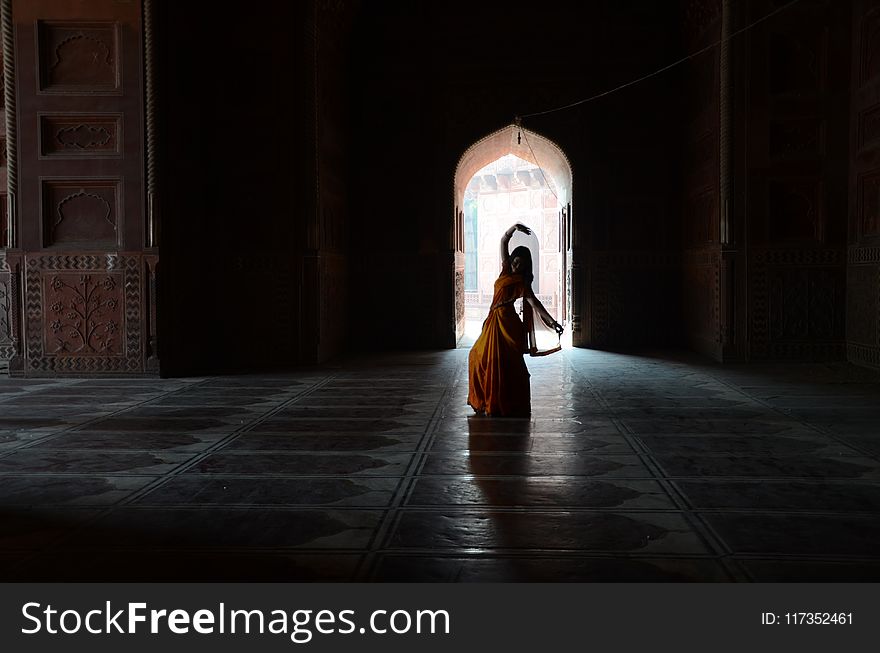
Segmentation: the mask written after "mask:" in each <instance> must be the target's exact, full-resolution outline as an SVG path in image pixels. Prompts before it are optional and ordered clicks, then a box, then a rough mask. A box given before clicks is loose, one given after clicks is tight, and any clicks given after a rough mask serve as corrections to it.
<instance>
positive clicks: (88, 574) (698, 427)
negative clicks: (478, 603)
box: [0, 349, 880, 581]
mask: <svg viewBox="0 0 880 653" xmlns="http://www.w3.org/2000/svg"><path fill="white" fill-rule="evenodd" d="M466 360H467V351H466V350H464V349H459V350H454V351H443V352H428V353H407V354H389V355H384V356H381V357H371V358H363V359H354V360H350V361H346V362H343V363H338V364H335V365H330V366H324V367H320V368H313V369H305V370H302V371H299V372H292V373H290V374H286V375H261V376H235V377H211V378H192V379H128V380H119V379H93V380H86V379H61V380H18V379H10V378H8V377H5V376H0V520H2V521H0V523H2V528H0V578H2V579H3V580H26V581H34V580H254V581H273V580H278V581H282V580H283V581H294V580H330V581H337V580H338V581H343V580H357V581H413V580H423V581H510V580H517V581H807V580H809V581H816V580H819V581H830V580H838V581H862V580H864V581H868V580H870V581H877V580H880V547H878V543H880V376H878V375H877V374H876V373H873V372H870V371H868V370H865V369H861V368H857V367H853V366H850V365H847V364H844V363H835V364H804V365H772V366H770V365H766V366H765V365H761V366H758V365H755V366H725V367H722V366H718V365H714V364H711V363H707V362H705V361H703V360H701V359H699V358H696V357H691V356H688V355H669V354H665V355H664V354H658V355H655V356H651V355H624V354H616V353H608V352H597V351H590V350H571V349H569V350H565V351H564V352H563V353H562V354H559V355H555V356H550V357H547V358H539V359H527V363H528V365H529V367H530V369H531V372H532V409H533V414H532V418H531V419H490V418H485V417H476V416H472V415H471V410H470V409H469V408H468V406H467V405H466V404H465V400H466V396H467V371H466Z"/></svg>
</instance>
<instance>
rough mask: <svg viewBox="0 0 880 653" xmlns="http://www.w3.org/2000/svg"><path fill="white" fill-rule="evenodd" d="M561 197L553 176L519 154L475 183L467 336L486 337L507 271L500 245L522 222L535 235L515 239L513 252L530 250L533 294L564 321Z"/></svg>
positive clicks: (468, 209)
mask: <svg viewBox="0 0 880 653" xmlns="http://www.w3.org/2000/svg"><path fill="white" fill-rule="evenodd" d="M557 194H558V192H557V190H556V187H555V184H554V181H553V179H552V178H550V177H549V175H546V174H545V173H544V172H543V171H542V170H541V169H540V168H539V167H538V166H536V165H535V164H533V163H530V162H529V161H526V160H524V159H521V158H519V157H518V156H516V155H514V154H507V155H504V156H502V157H501V158H499V159H497V160H495V161H493V162H492V163H490V164H489V165H487V166H485V167H483V168H482V169H480V170H478V171H477V172H476V174H475V175H474V176H473V177H472V178H471V180H470V182H469V183H468V185H467V187H466V189H465V194H464V236H465V248H464V249H465V268H464V269H465V287H464V291H465V320H466V323H465V333H466V335H468V336H471V337H476V336H478V335H479V333H480V327H481V325H482V321H483V319H484V318H485V316H486V313H487V312H488V310H489V307H490V306H491V303H492V295H493V286H494V284H495V280H496V279H497V278H498V274H499V272H500V270H501V254H500V250H499V247H498V244H499V242H500V240H501V235H502V234H503V233H504V231H505V230H506V229H507V228H508V227H510V226H511V225H512V224H514V223H516V222H521V223H523V224H525V225H526V226H528V227H529V228H530V229H531V230H532V235H531V236H526V235H525V234H523V233H520V232H517V233H515V234H514V236H513V238H512V240H511V243H510V249H513V248H514V247H517V246H519V245H524V246H526V247H528V248H529V249H530V250H531V253H532V261H533V264H534V275H535V279H534V282H533V284H532V290H533V291H534V293H535V295H537V296H538V299H540V300H541V303H542V304H544V306H545V307H546V308H547V310H548V311H549V312H550V314H551V315H553V316H554V318H556V319H557V320H559V321H561V302H562V298H561V297H560V293H561V279H560V273H561V269H562V265H561V264H562V261H561V257H562V255H561V251H560V249H561V248H560V246H559V211H560V208H561V207H560V206H559V201H558V199H557Z"/></svg>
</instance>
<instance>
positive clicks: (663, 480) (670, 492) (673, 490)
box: [569, 359, 729, 555]
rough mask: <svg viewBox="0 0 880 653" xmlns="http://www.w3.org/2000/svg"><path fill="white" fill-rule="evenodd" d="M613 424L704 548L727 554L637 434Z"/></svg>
mask: <svg viewBox="0 0 880 653" xmlns="http://www.w3.org/2000/svg"><path fill="white" fill-rule="evenodd" d="M569 362H570V366H571V369H572V374H573V376H575V377H580V379H581V380H582V381H583V382H584V383H585V384H586V385H587V387H588V388H589V390H590V392H591V394H592V395H593V396H594V398H595V399H596V401H597V402H599V403H600V404H602V405H603V406H604V407H605V408H606V409H608V410H609V411H612V409H611V407H610V405H609V404H608V403H607V402H606V401H605V398H604V397H603V396H602V394H601V392H600V391H599V390H598V389H597V388H596V387H595V386H594V384H593V383H592V381H591V380H590V379H589V377H588V376H586V375H585V374H583V373H582V372H581V371H580V370H579V369H578V368H577V366H576V364H575V361H574V360H571V359H570V361H569ZM612 412H615V411H612ZM618 422H619V424H618ZM615 423H616V425H617V426H618V428H621V429H622V433H624V436H625V437H626V438H627V441H628V442H629V444H630V446H632V447H633V450H634V451H636V452H639V453H640V454H645V458H646V459H647V462H645V467H647V468H648V470H649V471H650V472H652V473H653V474H654V475H655V477H656V480H657V482H658V483H659V484H660V486H661V487H662V488H663V490H664V491H665V492H666V494H667V496H668V497H669V500H670V501H672V503H673V504H674V505H675V506H677V507H678V508H679V509H680V510H681V512H682V514H683V519H685V520H686V521H687V522H688V523H690V524H691V526H692V529H693V531H694V534H695V535H696V536H697V537H698V538H699V539H700V540H702V542H703V545H704V546H706V547H707V548H708V549H709V550H710V551H715V552H717V553H718V554H719V555H724V554H725V553H727V551H728V549H729V547H728V546H727V543H726V542H725V541H724V540H723V539H722V538H720V537H718V535H717V533H715V532H714V530H710V529H708V528H705V524H703V522H702V521H701V520H696V521H695V518H694V517H692V516H690V515H689V511H690V503H689V501H688V500H687V497H685V496H684V495H683V494H681V493H680V491H679V489H678V488H677V487H676V486H675V484H673V483H671V482H670V480H669V476H668V475H667V474H666V470H665V469H664V468H663V466H662V465H660V464H659V462H658V461H657V460H655V459H654V458H653V457H652V456H653V453H652V451H651V450H650V449H649V448H648V447H647V446H645V444H644V443H643V442H642V441H641V440H640V439H639V437H638V434H637V433H635V432H634V431H632V429H630V428H629V426H628V425H627V424H626V422H625V421H623V420H617V419H616V420H615ZM633 441H635V442H633Z"/></svg>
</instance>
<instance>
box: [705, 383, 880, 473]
mask: <svg viewBox="0 0 880 653" xmlns="http://www.w3.org/2000/svg"><path fill="white" fill-rule="evenodd" d="M713 378H716V380H717V381H718V382H719V383H723V384H724V385H727V386H728V387H731V388H736V387H735V386H731V385H730V384H728V383H727V381H725V380H724V379H721V378H718V377H714V375H713ZM736 389H737V390H738V391H739V392H742V394H744V395H745V396H747V397H749V398H750V399H751V400H752V401H754V402H756V403H759V404H761V405H762V406H764V407H765V408H767V409H769V410H770V411H772V412H774V413H777V414H779V415H782V416H783V417H785V419H786V421H792V422H795V423H796V424H798V425H800V426H802V427H805V428H806V429H807V430H809V431H813V432H815V433H818V434H819V435H822V436H824V437H827V438H829V439H831V440H834V441H835V442H837V443H838V444H842V445H844V446H847V447H849V448H851V449H853V450H855V451H858V452H859V453H861V454H862V455H864V456H865V457H867V458H872V459H874V460H878V461H880V453H872V452H871V451H869V450H867V449H863V448H861V447H859V446H856V445H855V444H852V443H849V442H847V441H846V440H842V439H841V436H839V435H838V434H836V433H834V432H833V431H831V430H830V429H826V428H824V427H822V426H820V425H818V424H814V423H812V422H809V421H807V420H804V419H801V418H800V417H797V416H796V415H793V414H792V413H790V412H786V411H785V410H782V409H780V408H779V407H777V406H774V405H773V404H771V403H769V402H768V401H766V400H764V399H762V398H760V397H758V396H756V395H753V394H751V393H750V392H748V391H747V390H745V388H736Z"/></svg>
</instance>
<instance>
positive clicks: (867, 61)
mask: <svg viewBox="0 0 880 653" xmlns="http://www.w3.org/2000/svg"><path fill="white" fill-rule="evenodd" d="M861 45H862V51H861V53H860V54H861V66H860V70H861V76H862V79H861V82H862V84H863V85H864V84H865V83H867V82H869V81H871V80H872V79H875V78H876V77H877V76H878V75H880V8H875V9H873V10H871V11H869V12H868V13H867V14H866V15H865V17H864V19H863V23H862V39H861Z"/></svg>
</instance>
